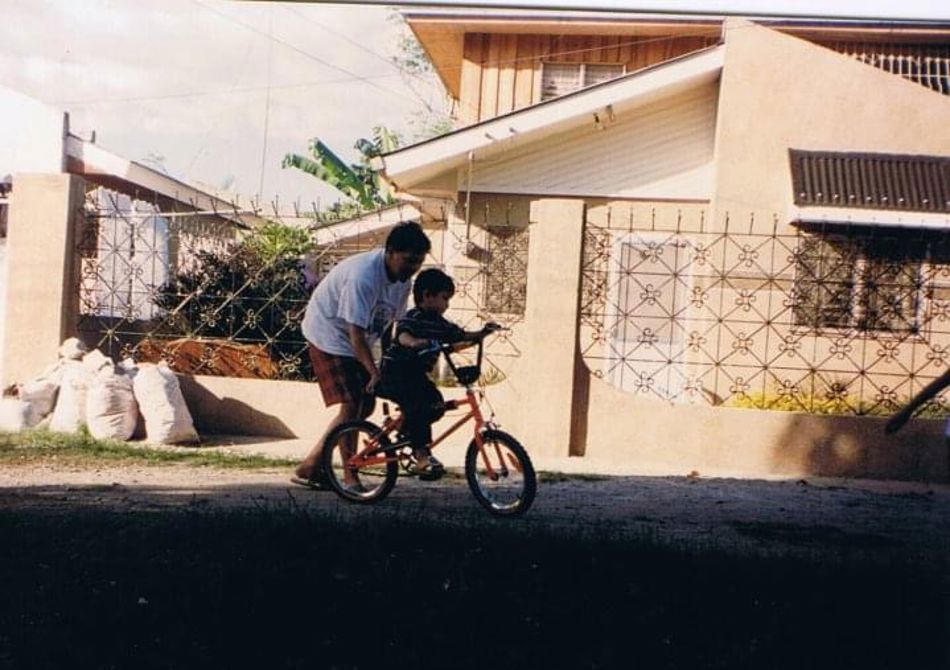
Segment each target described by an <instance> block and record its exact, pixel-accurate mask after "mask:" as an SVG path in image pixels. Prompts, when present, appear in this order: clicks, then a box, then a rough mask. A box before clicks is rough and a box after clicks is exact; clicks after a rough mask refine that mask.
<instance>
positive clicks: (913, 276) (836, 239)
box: [580, 216, 950, 414]
mask: <svg viewBox="0 0 950 670" xmlns="http://www.w3.org/2000/svg"><path fill="white" fill-rule="evenodd" d="M746 230H747V231H748V232H740V231H737V230H735V226H733V229H732V230H729V226H728V224H727V226H726V229H725V230H722V231H716V232H704V231H703V226H702V223H699V225H694V226H693V227H692V232H685V231H686V227H685V226H681V227H678V228H677V229H676V230H651V229H650V228H649V227H646V228H643V227H638V226H636V225H634V222H633V221H626V222H624V223H623V224H618V223H616V222H615V223H614V224H613V225H611V224H610V217H609V216H608V217H607V223H595V222H593V221H590V220H588V221H587V224H586V228H585V238H584V239H585V242H584V255H583V279H582V291H581V324H580V337H581V348H582V352H583V356H584V358H585V360H586V362H587V364H588V366H589V367H590V369H591V370H592V372H593V374H595V375H596V376H598V377H601V378H603V379H605V380H607V381H609V382H610V383H611V384H613V385H615V386H617V387H619V388H621V389H623V390H625V391H629V392H632V393H639V394H646V395H650V396H654V397H659V398H663V399H667V400H672V401H699V402H706V403H709V404H726V405H736V406H745V407H760V408H774V409H791V410H800V411H806V412H819V413H852V414H868V413H881V414H883V413H889V412H891V411H893V410H894V409H895V408H897V407H898V406H900V405H901V404H902V403H903V402H905V401H906V400H907V399H908V398H909V397H911V396H912V395H914V394H915V393H917V392H918V391H919V390H920V389H921V388H922V387H923V386H924V385H925V384H926V383H928V382H929V381H931V380H932V379H933V378H934V377H936V376H939V375H940V374H942V373H943V372H944V370H945V369H946V368H947V366H948V365H950V239H948V238H950V235H948V232H950V229H947V228H943V229H941V230H924V229H917V230H913V229H903V230H898V229H881V228H872V227H870V226H853V227H850V226H849V227H841V226H831V225H829V226H827V227H812V228H811V229H798V230H795V229H786V230H791V232H780V231H779V225H778V222H777V221H776V222H775V224H774V225H773V226H772V230H771V232H753V231H754V230H755V227H754V226H752V225H749V226H745V225H743V226H742V231H746ZM947 406H948V396H947V394H946V393H944V394H941V396H939V397H938V398H937V399H936V401H934V403H933V404H932V406H931V408H930V409H931V410H932V411H934V410H936V411H940V410H943V411H945V410H946V409H947Z"/></svg>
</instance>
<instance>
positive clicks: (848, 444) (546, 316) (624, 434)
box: [183, 200, 948, 481]
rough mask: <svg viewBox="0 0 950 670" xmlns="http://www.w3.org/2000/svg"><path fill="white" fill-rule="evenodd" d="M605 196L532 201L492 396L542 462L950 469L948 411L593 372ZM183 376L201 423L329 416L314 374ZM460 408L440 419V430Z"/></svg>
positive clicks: (786, 472)
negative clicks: (852, 410) (829, 408)
mask: <svg viewBox="0 0 950 670" xmlns="http://www.w3.org/2000/svg"><path fill="white" fill-rule="evenodd" d="M610 204H611V205H612V206H614V207H618V208H619V207H622V206H623V204H624V203H610ZM606 206H607V203H596V204H592V207H591V208H590V209H587V210H586V211H585V207H584V205H583V203H582V202H581V201H578V200H547V201H537V202H535V203H534V205H533V206H532V208H531V216H530V218H531V258H530V262H531V264H532V265H531V267H532V268H533V271H532V274H531V279H530V280H529V285H528V306H527V314H526V317H525V320H524V321H523V322H521V323H516V324H514V328H513V331H512V333H511V334H510V335H509V337H511V338H512V339H513V340H514V341H516V342H517V343H518V348H519V350H520V353H519V355H518V356H517V357H514V358H511V359H506V360H505V365H506V367H505V369H504V372H505V373H506V375H507V377H506V379H505V380H504V381H503V382H502V383H500V384H497V385H494V386H491V387H490V388H489V389H488V398H489V400H490V401H491V405H492V407H494V409H495V411H496V412H497V420H498V421H499V422H500V423H501V426H502V428H503V429H504V430H507V431H509V432H511V433H512V434H513V435H515V436H516V437H517V438H518V439H519V440H520V441H521V442H522V443H523V444H524V445H525V447H526V448H527V449H528V451H529V452H530V453H531V454H533V455H534V456H535V458H536V460H537V461H538V463H539V464H540V465H541V467H544V464H546V463H557V459H559V458H566V457H568V456H583V459H584V461H583V462H586V463H589V464H590V465H591V468H592V469H593V470H596V471H600V472H603V471H613V472H617V473H645V474H664V475H665V474H672V475H685V474H689V473H691V472H694V471H695V472H697V473H699V474H701V475H704V476H732V477H802V476H807V475H823V476H843V477H867V478H882V479H906V480H923V481H947V474H948V468H947V456H948V453H947V450H946V447H945V446H944V441H943V438H942V434H941V433H942V431H941V428H942V422H940V421H933V420H915V421H912V422H911V423H910V424H909V425H908V426H907V427H906V428H905V429H904V430H902V431H901V432H900V433H898V434H897V435H893V436H885V435H884V433H883V423H884V420H883V419H881V418H874V417H857V416H818V415H808V414H800V413H792V412H767V411H757V410H743V409H730V408H722V407H708V406H705V405H703V404H697V405H676V406H674V405H671V404H669V403H666V402H662V401H656V400H649V399H646V398H645V397H643V396H639V395H634V394H631V393H625V392H621V391H619V390H617V389H615V388H613V387H611V386H610V385H608V384H607V383H606V382H604V381H602V380H600V379H597V378H596V377H594V376H592V374H591V372H590V370H589V368H588V367H587V366H586V365H585V364H584V362H583V360H582V357H581V355H580V352H579V351H578V339H577V337H578V329H577V325H576V319H577V309H578V305H577V302H576V295H577V283H578V281H579V268H580V258H581V243H582V240H581V235H580V234H579V232H580V230H581V225H580V224H581V222H582V221H583V219H584V216H585V214H586V215H588V216H590V215H595V216H596V215H597V214H596V212H597V211H598V210H599V211H600V214H601V215H602V214H603V208H604V207H606ZM628 206H629V204H628ZM659 211H660V212H661V216H660V217H659V218H660V219H661V221H665V222H667V223H669V222H670V221H671V220H672V213H671V212H672V210H663V209H660V210H659ZM664 211H665V214H663V212H664ZM183 389H184V392H185V395H186V398H187V400H188V403H189V406H190V407H192V409H193V412H194V414H195V417H196V421H197V423H198V426H199V430H201V431H203V432H225V433H235V432H238V433H255V432H256V433H264V434H275V435H281V436H291V435H293V436H297V437H301V438H313V439H317V437H318V436H319V435H320V434H321V433H322V431H323V429H324V428H325V426H326V424H327V422H328V421H329V420H330V418H331V417H332V415H333V412H332V411H331V410H328V409H327V408H325V407H323V403H322V400H321V399H320V394H319V389H318V388H317V386H316V385H315V384H306V383H300V382H274V381H257V380H238V379H223V378H215V377H196V378H185V379H183ZM443 391H444V393H445V395H446V396H448V397H452V396H453V395H455V393H456V392H457V390H450V389H443ZM379 410H380V408H379V407H378V408H377V413H376V418H377V419H378V418H379V416H380V411H379ZM457 417H458V414H457V413H456V414H450V415H449V416H447V417H446V418H445V419H443V420H442V421H441V422H440V423H439V424H437V426H436V431H437V433H438V432H439V431H441V430H444V429H445V428H447V427H448V426H449V425H450V424H451V422H454V421H455V420H456V418H457ZM470 439H471V433H470V429H468V428H466V429H463V430H461V431H459V432H458V433H456V434H455V435H454V436H453V437H452V438H451V439H450V440H449V441H448V442H447V443H446V444H445V445H443V446H440V447H439V449H440V451H439V453H440V457H443V458H444V460H445V462H446V463H448V464H449V465H453V466H459V465H461V463H462V455H463V453H464V447H465V445H466V444H467V443H468V441H469V440H470Z"/></svg>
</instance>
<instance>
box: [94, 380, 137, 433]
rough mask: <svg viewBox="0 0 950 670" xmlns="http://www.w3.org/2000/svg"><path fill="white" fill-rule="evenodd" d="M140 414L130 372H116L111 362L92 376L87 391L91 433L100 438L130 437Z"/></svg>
mask: <svg viewBox="0 0 950 670" xmlns="http://www.w3.org/2000/svg"><path fill="white" fill-rule="evenodd" d="M83 362H85V361H83ZM138 417H139V407H138V403H136V402H135V396H134V395H133V392H132V380H131V379H130V378H129V377H128V376H127V375H124V374H117V373H116V372H115V370H114V369H112V367H111V366H110V367H107V368H103V369H102V370H100V371H99V372H98V373H97V374H96V375H94V376H93V377H92V379H91V380H90V382H89V388H88V389H87V393H86V423H87V425H88V426H89V434H90V435H92V436H93V437H94V438H96V439H97V440H106V439H111V440H128V439H129V438H130V437H132V434H133V433H134V432H135V424H136V422H137V421H138Z"/></svg>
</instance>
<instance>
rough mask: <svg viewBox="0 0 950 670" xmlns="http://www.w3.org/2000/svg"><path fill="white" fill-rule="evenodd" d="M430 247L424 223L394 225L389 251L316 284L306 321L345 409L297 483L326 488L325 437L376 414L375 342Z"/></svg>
mask: <svg viewBox="0 0 950 670" xmlns="http://www.w3.org/2000/svg"><path fill="white" fill-rule="evenodd" d="M430 248H431V243H430V242H429V238H428V237H426V234H425V232H423V230H422V227H421V226H420V225H419V224H417V223H401V224H399V225H397V226H396V227H395V228H393V229H392V230H391V231H390V233H389V236H388V237H387V238H386V246H385V248H384V249H374V250H373V251H367V252H364V253H361V254H356V255H355V256H351V257H350V258H347V259H346V260H344V261H343V262H342V263H340V264H339V265H337V266H336V267H335V268H333V269H332V270H331V271H330V272H329V274H327V276H326V277H325V278H324V279H323V281H321V282H320V283H319V284H318V285H317V287H316V288H315V289H314V291H313V294H312V295H311V296H310V302H309V303H307V309H306V311H305V312H304V317H303V322H302V323H301V325H300V327H301V330H302V331H303V335H304V337H305V338H306V339H307V342H308V347H307V348H308V351H309V353H310V361H311V362H312V363H313V372H314V375H315V376H316V378H317V382H318V383H319V384H320V391H321V392H322V393H323V400H324V402H325V403H326V404H327V406H328V407H330V406H333V405H337V404H338V405H340V410H339V412H337V415H336V417H334V418H333V420H332V421H331V422H330V425H329V426H327V429H326V432H325V433H324V434H323V436H322V437H321V438H320V439H319V440H318V441H317V444H316V445H315V446H314V447H313V449H312V450H311V451H310V453H309V454H307V456H306V458H304V459H303V460H302V461H301V462H300V464H299V465H298V466H297V470H296V473H295V474H296V476H295V477H294V478H293V480H292V481H293V482H294V483H296V484H300V485H303V486H309V487H311V488H325V485H324V484H323V482H322V477H323V474H322V472H321V471H320V454H321V452H322V450H323V442H324V440H326V438H327V436H328V435H329V434H330V432H331V431H332V430H333V429H334V428H336V427H337V426H338V425H340V424H341V423H343V422H345V421H352V420H354V419H363V418H366V417H367V416H369V415H370V414H372V412H373V407H374V405H375V396H374V393H373V392H374V389H375V387H376V383H377V382H378V381H379V369H378V368H377V367H376V361H375V360H374V359H373V354H372V345H373V343H374V342H376V341H377V340H378V339H379V338H380V337H381V336H382V335H383V334H384V333H386V332H387V331H388V329H389V328H390V326H391V325H392V323H393V321H394V320H396V319H398V318H399V317H401V316H402V315H403V314H404V313H405V311H406V305H407V303H408V300H409V294H410V292H411V282H410V279H411V278H412V276H413V275H414V274H416V272H418V271H419V268H420V267H422V261H423V260H424V259H425V256H426V254H427V253H428V252H429V249H430Z"/></svg>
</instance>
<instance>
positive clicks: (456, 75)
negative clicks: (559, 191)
mask: <svg viewBox="0 0 950 670" xmlns="http://www.w3.org/2000/svg"><path fill="white" fill-rule="evenodd" d="M400 13H401V14H402V16H403V17H404V18H405V19H406V22H407V24H408V25H409V28H410V29H411V30H412V32H413V34H415V36H416V38H417V39H418V40H419V43H420V44H421V45H422V48H423V49H424V50H425V52H426V54H427V55H428V56H429V59H430V61H431V62H432V64H433V66H434V68H435V71H436V72H437V73H438V75H439V77H440V79H441V80H442V83H443V84H444V85H445V87H446V88H447V89H448V91H449V92H450V93H451V94H452V96H453V97H455V98H458V97H459V95H460V92H461V70H462V68H461V63H462V60H463V56H464V50H465V47H464V43H465V35H466V34H473V33H484V34H501V33H507V34H515V33H517V34H522V35H528V34H537V35H622V36H626V37H637V38H641V37H647V38H649V37H657V36H662V35H666V36H671V35H676V36H678V37H686V36H707V37H709V36H712V37H715V36H717V35H720V34H721V32H722V25H723V19H724V16H726V15H729V14H732V15H740V16H742V15H747V14H746V13H744V12H728V11H726V12H723V11H720V12H716V13H715V14H712V13H707V12H703V11H695V12H684V11H681V12H677V13H670V12H667V13H660V14H650V13H638V12H629V11H628V12H623V11H620V12H610V11H577V10H573V11H571V10H569V11H565V10H556V11H552V10H537V9H535V10H532V9H506V8H465V7H447V8H432V7H426V8H407V9H403V10H401V12H400ZM796 15H797V18H796ZM747 17H748V18H749V19H751V20H755V21H756V22H757V23H761V24H763V25H766V26H768V27H770V28H774V29H776V30H779V31H781V32H784V33H788V34H790V35H795V36H798V37H802V38H804V39H808V40H815V41H827V40H836V41H847V42H854V41H859V42H876V41H880V40H885V41H888V40H890V41H893V40H897V41H899V42H901V43H905V44H917V43H929V42H933V41H937V42H938V43H945V42H946V40H947V38H948V33H950V22H947V21H945V20H944V21H940V20H916V21H914V20H899V21H898V20H868V19H847V18H837V19H832V18H826V19H810V18H802V17H801V13H796V12H785V13H778V14H771V15H770V14H768V13H767V12H766V13H762V12H758V13H754V14H753V15H747Z"/></svg>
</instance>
